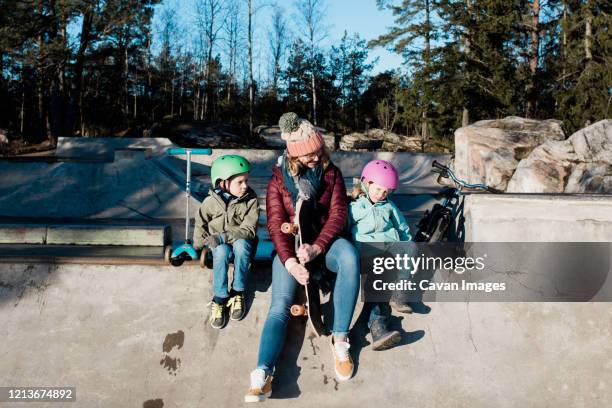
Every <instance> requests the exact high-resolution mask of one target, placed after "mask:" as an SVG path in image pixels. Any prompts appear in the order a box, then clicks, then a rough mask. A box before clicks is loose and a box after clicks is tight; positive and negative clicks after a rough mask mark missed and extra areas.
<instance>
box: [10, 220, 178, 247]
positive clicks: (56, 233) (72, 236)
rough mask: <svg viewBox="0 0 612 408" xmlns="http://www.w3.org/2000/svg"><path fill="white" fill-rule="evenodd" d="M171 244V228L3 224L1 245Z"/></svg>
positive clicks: (152, 245)
mask: <svg viewBox="0 0 612 408" xmlns="http://www.w3.org/2000/svg"><path fill="white" fill-rule="evenodd" d="M170 241H171V232H170V226H168V225H97V224H89V225H88V224H63V225H57V224H55V225H54V224H50V225H46V224H43V225H36V224H5V225H0V244H48V245H111V246H148V247H163V246H164V245H166V244H167V243H170Z"/></svg>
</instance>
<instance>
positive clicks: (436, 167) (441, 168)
mask: <svg viewBox="0 0 612 408" xmlns="http://www.w3.org/2000/svg"><path fill="white" fill-rule="evenodd" d="M431 167H432V169H431V171H433V172H434V173H440V177H443V178H449V177H450V178H451V179H452V180H453V181H454V182H455V183H457V184H459V185H460V186H461V187H465V188H472V189H480V190H486V191H488V192H489V193H493V194H500V193H502V192H503V191H501V190H498V189H496V188H493V187H489V186H487V185H486V184H469V183H467V182H465V181H463V180H460V179H458V178H457V176H455V173H454V172H453V171H452V170H451V169H450V168H449V167H448V166H445V165H443V164H441V163H438V161H437V160H434V161H433V163H432V164H431Z"/></svg>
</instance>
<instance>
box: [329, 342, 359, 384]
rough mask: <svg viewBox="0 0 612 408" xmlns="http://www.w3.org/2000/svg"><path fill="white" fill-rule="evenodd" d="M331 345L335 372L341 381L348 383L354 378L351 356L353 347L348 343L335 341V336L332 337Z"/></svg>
mask: <svg viewBox="0 0 612 408" xmlns="http://www.w3.org/2000/svg"><path fill="white" fill-rule="evenodd" d="M330 337H331V340H330V345H331V349H332V352H333V353H334V370H335V372H336V377H337V378H338V380H340V381H347V380H350V378H351V377H352V376H353V369H354V366H353V360H352V359H351V355H350V354H349V349H350V348H351V345H350V344H349V342H348V340H347V341H339V342H335V341H334V336H330Z"/></svg>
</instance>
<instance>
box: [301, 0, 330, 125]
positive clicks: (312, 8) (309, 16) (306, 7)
mask: <svg viewBox="0 0 612 408" xmlns="http://www.w3.org/2000/svg"><path fill="white" fill-rule="evenodd" d="M297 9H298V15H299V19H300V20H301V23H303V24H304V25H305V30H304V31H305V33H304V35H305V41H304V42H305V43H306V44H307V46H308V55H309V57H310V60H311V61H314V58H315V55H316V52H317V47H318V45H319V43H320V42H321V40H322V39H323V38H325V36H326V31H327V29H326V27H325V26H324V25H323V18H324V16H325V14H326V8H325V0H298V3H297ZM310 89H311V92H312V122H313V124H315V125H316V124H317V86H316V78H315V72H314V70H313V69H311V70H310Z"/></svg>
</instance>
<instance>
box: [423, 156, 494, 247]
mask: <svg viewBox="0 0 612 408" xmlns="http://www.w3.org/2000/svg"><path fill="white" fill-rule="evenodd" d="M431 171H433V172H434V173H438V174H439V177H438V182H440V179H441V178H445V179H448V178H450V179H451V180H452V181H453V182H454V183H455V187H448V186H445V187H444V188H443V189H442V190H441V191H440V192H439V193H438V194H437V195H436V199H437V200H442V204H440V203H436V204H434V206H433V207H432V208H431V210H426V211H425V214H424V215H423V218H422V219H421V220H420V221H419V223H418V224H417V232H416V234H415V238H414V241H415V242H464V241H465V227H464V225H465V218H464V216H463V205H464V200H465V194H464V193H462V190H463V189H464V188H467V189H471V190H483V191H487V192H489V193H493V194H500V193H503V191H501V190H497V189H495V188H493V187H489V186H487V185H486V184H469V183H466V182H465V181H463V180H460V179H458V178H457V176H455V173H454V172H453V171H452V170H451V169H450V168H449V167H448V166H445V165H443V164H441V163H438V162H437V161H435V160H434V162H433V163H432V169H431Z"/></svg>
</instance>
